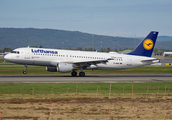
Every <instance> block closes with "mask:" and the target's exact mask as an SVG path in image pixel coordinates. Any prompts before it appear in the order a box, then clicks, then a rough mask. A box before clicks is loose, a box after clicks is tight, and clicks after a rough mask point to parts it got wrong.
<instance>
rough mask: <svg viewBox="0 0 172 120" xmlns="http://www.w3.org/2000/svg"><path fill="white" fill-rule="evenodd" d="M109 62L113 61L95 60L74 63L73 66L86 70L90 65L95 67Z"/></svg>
mask: <svg viewBox="0 0 172 120" xmlns="http://www.w3.org/2000/svg"><path fill="white" fill-rule="evenodd" d="M109 60H113V59H112V58H108V59H103V60H102V59H95V60H83V61H74V62H73V65H74V67H75V68H83V69H86V68H88V67H90V66H91V65H95V66H97V64H106V63H107V62H108V61H109Z"/></svg>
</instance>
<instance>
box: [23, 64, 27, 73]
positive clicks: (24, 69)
mask: <svg viewBox="0 0 172 120" xmlns="http://www.w3.org/2000/svg"><path fill="white" fill-rule="evenodd" d="M26 70H27V65H25V68H24V71H23V74H26V73H27V71H26Z"/></svg>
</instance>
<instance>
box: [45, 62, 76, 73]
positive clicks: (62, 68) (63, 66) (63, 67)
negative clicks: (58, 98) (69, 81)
mask: <svg viewBox="0 0 172 120" xmlns="http://www.w3.org/2000/svg"><path fill="white" fill-rule="evenodd" d="M72 69H73V65H72V64H68V63H58V64H57V67H54V66H47V67H46V70H47V71H49V72H56V71H58V72H62V73H65V72H71V71H72Z"/></svg>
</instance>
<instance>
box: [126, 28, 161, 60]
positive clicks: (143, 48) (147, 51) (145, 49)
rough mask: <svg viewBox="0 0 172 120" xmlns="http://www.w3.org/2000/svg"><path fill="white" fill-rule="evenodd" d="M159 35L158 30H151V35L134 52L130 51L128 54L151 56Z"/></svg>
mask: <svg viewBox="0 0 172 120" xmlns="http://www.w3.org/2000/svg"><path fill="white" fill-rule="evenodd" d="M157 36H158V32H156V31H151V32H150V33H149V35H148V36H147V37H146V38H145V39H144V40H143V41H142V42H141V43H140V44H139V45H138V46H137V47H136V48H135V49H134V50H133V51H132V52H130V53H128V55H138V56H146V57H151V55H152V51H153V49H154V46H155V43H156V39H157Z"/></svg>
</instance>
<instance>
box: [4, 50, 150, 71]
mask: <svg viewBox="0 0 172 120" xmlns="http://www.w3.org/2000/svg"><path fill="white" fill-rule="evenodd" d="M14 51H15V53H10V54H7V55H6V56H5V59H6V60H7V61H10V62H13V63H17V64H24V65H37V66H56V63H57V64H58V63H61V62H63V63H77V62H84V61H86V62H87V61H99V60H100V61H101V60H107V59H109V58H110V59H111V60H108V62H106V63H99V64H96V69H101V70H117V69H126V68H132V67H138V66H144V65H149V64H152V63H153V62H152V61H151V60H152V59H153V58H151V57H144V56H135V55H125V54H117V53H115V52H112V53H102V52H86V51H73V50H59V49H45V48H18V49H15V50H14ZM149 59H150V61H149ZM144 60H147V61H146V62H143V61H144ZM54 63H55V64H54ZM93 68H94V67H93ZM90 69H92V68H91V67H90Z"/></svg>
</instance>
